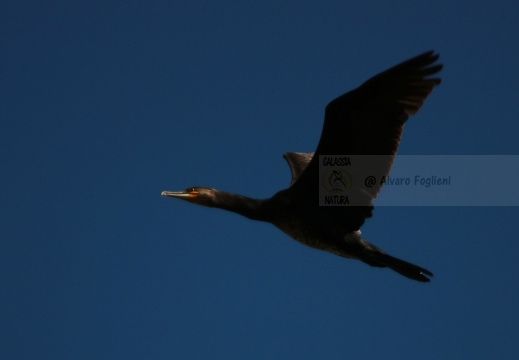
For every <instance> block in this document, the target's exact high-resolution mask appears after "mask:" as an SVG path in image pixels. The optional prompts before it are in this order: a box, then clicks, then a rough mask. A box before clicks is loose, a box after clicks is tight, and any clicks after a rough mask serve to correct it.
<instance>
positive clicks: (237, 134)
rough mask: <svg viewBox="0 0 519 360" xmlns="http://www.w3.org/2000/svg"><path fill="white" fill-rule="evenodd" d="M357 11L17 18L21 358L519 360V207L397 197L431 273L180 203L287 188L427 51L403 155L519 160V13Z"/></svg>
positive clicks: (10, 232) (13, 151)
mask: <svg viewBox="0 0 519 360" xmlns="http://www.w3.org/2000/svg"><path fill="white" fill-rule="evenodd" d="M340 3H341V2H335V1H334V2H331V1H319V2H318V1H283V2H280V1H264V2H243V1H239V2H238V1H235V2H209V1H204V2H171V1H146V2H145V1H124V2H118V1H102V2H98V1H88V2H87V1H85V2H80V1H68V2H63V1H16V2H14V1H12V2H10V3H9V4H4V5H2V6H1V9H0V44H1V52H0V61H1V63H0V64H1V68H2V71H1V75H0V91H1V93H0V137H1V138H0V149H1V154H2V177H1V179H2V186H1V190H0V191H1V199H2V201H1V208H2V214H3V216H2V217H1V220H0V221H1V225H0V286H1V287H0V288H1V296H0V355H1V357H2V358H4V359H214V358H221V359H223V358H247V359H265V358H278V359H280V358H287V359H306V358H307V359H316V358H320V359H344V358H349V359H380V358H382V357H383V358H385V359H460V358H464V359H488V358H500V359H505V358H509V359H512V358H514V359H515V358H517V356H519V345H518V343H517V335H516V333H517V328H518V325H519V310H518V307H517V304H518V303H519V287H518V286H517V279H518V276H519V269H518V265H517V259H518V256H519V245H518V244H517V240H518V239H517V233H518V232H519V225H518V221H517V220H518V215H519V210H518V208H517V207H457V206H451V207H379V208H376V209H375V215H374V217H373V218H372V219H370V220H368V221H367V222H366V224H365V226H364V227H363V229H362V230H363V235H364V236H365V237H366V238H367V239H369V240H370V241H372V242H373V243H374V244H376V245H378V246H380V247H382V248H383V249H385V250H387V251H388V252H390V253H391V254H393V255H395V256H398V257H401V258H403V259H406V260H409V261H412V262H414V263H417V264H419V265H422V266H424V267H426V268H428V269H430V270H431V271H433V272H434V273H435V277H434V279H433V280H432V282H431V283H429V284H421V283H417V282H413V281H410V280H408V279H406V278H404V277H401V276H399V275H398V274H396V273H394V272H392V271H390V270H387V269H374V268H370V267H369V266H367V265H365V264H363V263H361V262H358V261H352V260H346V259H343V258H339V257H337V256H334V255H331V254H328V253H324V252H319V251H316V250H313V249H310V248H307V247H304V246H302V245H300V244H299V243H297V242H295V241H293V240H291V239H290V238H288V237H287V236H286V235H284V234H283V233H282V232H280V231H279V230H277V229H275V228H274V227H273V226H272V225H269V224H264V223H255V222H252V221H250V220H247V219H245V218H241V217H239V216H237V215H234V214H230V213H226V212H223V211H217V210H212V209H207V208H202V207H196V206H193V205H190V204H186V203H181V202H179V201H175V200H172V199H166V198H162V197H161V196H160V192H161V191H162V190H180V189H183V188H186V187H188V186H191V185H207V186H211V187H215V188H219V189H223V190H227V191H231V192H237V193H241V194H244V195H248V196H251V197H259V198H265V197H269V196H271V195H272V194H273V193H275V192H276V191H278V190H280V189H282V188H284V187H286V186H288V184H289V181H290V171H289V168H288V166H287V165H286V164H285V162H284V160H283V159H282V157H281V155H282V154H283V153H284V152H286V151H302V152H311V151H313V150H314V149H315V146H316V144H317V141H318V139H319V135H320V131H321V126H322V119H323V114H324V111H323V110H324V107H325V105H326V104H327V102H328V101H330V100H331V99H333V98H334V97H336V96H338V95H340V94H342V93H344V92H346V91H348V90H351V89H352V88H354V87H356V86H358V85H360V84H361V83H362V82H363V81H365V80H366V79H367V78H369V77H370V76H372V75H375V74H376V73H378V72H380V71H382V70H385V69H386V68H388V67H390V66H392V65H395V64H396V63H398V62H400V61H403V60H405V59H407V58H409V57H411V56H414V55H417V54H419V53H421V52H423V51H426V50H430V49H434V50H436V51H438V52H439V53H440V54H441V61H442V62H443V63H444V65H445V68H444V70H443V72H442V77H443V79H444V82H443V84H442V85H441V86H440V87H439V88H437V89H436V90H435V92H434V93H433V94H432V96H431V97H430V98H429V99H428V101H427V103H426V104H425V106H424V108H423V109H422V111H421V112H420V114H419V115H418V116H417V117H413V118H412V119H411V120H410V122H409V123H408V125H407V127H406V131H405V134H404V138H403V142H402V144H401V148H400V151H401V153H402V154H419V155H423V154H443V155H451V154H457V155H472V154H490V155H499V154H512V155H517V154H519V145H518V143H517V139H518V131H519V126H518V119H519V109H518V107H517V94H518V91H519V70H518V67H517V66H518V65H517V64H519V47H518V46H517V39H518V37H519V25H518V22H517V16H516V15H517V13H518V10H519V9H518V5H516V4H513V2H510V1H492V2H491V1H486V2H485V1H478V2H472V3H467V2H462V1H434V2H432V1H430V2H420V3H418V2H416V1H391V2H384V1H364V2H356V3H355V4H353V3H352V2H342V3H343V4H340ZM484 168H485V164H482V171H484ZM491 186H496V187H499V186H500V184H492V185H491ZM514 190H515V189H514ZM481 191H484V189H481ZM515 191H516V190H515ZM511 193H512V191H511ZM474 196H477V194H474ZM375 205H376V203H375Z"/></svg>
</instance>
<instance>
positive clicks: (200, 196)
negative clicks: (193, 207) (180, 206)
mask: <svg viewBox="0 0 519 360" xmlns="http://www.w3.org/2000/svg"><path fill="white" fill-rule="evenodd" d="M161 195H162V196H167V197H172V198H177V199H181V200H185V201H189V202H191V203H194V204H198V205H203V206H211V207H212V206H214V204H215V200H216V190H215V189H211V188H206V187H201V186H193V187H190V188H187V189H185V190H182V191H163V192H162V194H161Z"/></svg>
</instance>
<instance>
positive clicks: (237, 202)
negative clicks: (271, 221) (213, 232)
mask: <svg viewBox="0 0 519 360" xmlns="http://www.w3.org/2000/svg"><path fill="white" fill-rule="evenodd" d="M264 204H265V200H258V199H252V198H249V197H246V196H242V195H236V194H231V193H228V192H225V191H218V192H217V193H216V195H215V198H214V202H213V204H212V206H214V207H216V208H219V209H223V210H227V211H232V212H234V213H237V214H240V215H243V216H245V217H248V218H249V219H253V220H260V221H267V215H268V214H266V213H265V206H264Z"/></svg>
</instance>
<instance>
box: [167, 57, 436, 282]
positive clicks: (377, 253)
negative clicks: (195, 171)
mask: <svg viewBox="0 0 519 360" xmlns="http://www.w3.org/2000/svg"><path fill="white" fill-rule="evenodd" d="M438 58H439V55H438V54H435V53H434V52H433V51H429V52H426V53H423V54H421V55H419V56H416V57H414V58H412V59H410V60H407V61H405V62H403V63H400V64H398V65H396V66H394V67H392V68H390V69H388V70H386V71H384V72H382V73H380V74H378V75H376V76H374V77H372V78H370V79H369V80H367V81H366V82H365V83H363V84H362V85H361V86H359V87H358V88H356V89H354V90H352V91H350V92H348V93H346V94H344V95H342V96H339V97H338V98H336V99H334V100H332V101H331V102H330V103H329V104H328V105H327V106H326V109H325V117H324V126H323V130H322V133H321V138H320V140H319V144H318V146H317V149H316V150H315V153H295V152H289V153H286V154H284V155H283V156H284V158H285V159H286V161H287V162H288V165H289V166H290V169H291V172H292V182H291V184H290V186H289V187H288V188H287V189H284V190H281V191H279V192H278V193H276V194H274V195H273V196H272V197H271V198H268V199H252V198H249V197H246V196H242V195H236V194H231V193H228V192H224V191H220V190H216V189H212V188H207V187H200V186H196V187H190V188H188V189H186V190H183V191H179V192H173V191H163V192H162V195H163V196H167V197H173V198H177V199H181V200H185V201H188V202H191V203H194V204H198V205H203V206H208V207H216V208H220V209H223V210H228V211H232V212H235V213H238V214H240V215H243V216H245V217H247V218H249V219H252V220H259V221H265V222H269V223H272V224H274V225H275V226H276V227H278V228H279V229H281V230H282V231H283V232H285V233H286V234H287V235H289V236H290V237H292V238H294V239H295V240H297V241H299V242H301V243H303V244H305V245H308V246H310V247H313V248H316V249H320V250H324V251H328V252H331V253H333V254H336V255H339V256H342V257H346V258H351V259H358V260H361V261H363V262H364V263H366V264H368V265H371V266H375V267H381V268H384V267H387V268H390V269H392V270H394V271H396V272H398V273H400V274H402V275H404V276H406V277H408V278H410V279H413V280H417V281H421V282H428V281H430V279H429V277H428V276H433V274H432V273H431V272H430V271H429V270H427V269H425V268H423V267H420V266H417V265H414V264H411V263H409V262H406V261H404V260H401V259H398V258H396V257H393V256H391V255H388V254H387V253H386V252H385V251H383V250H381V249H380V248H378V247H376V246H374V245H372V244H371V243H369V242H368V241H367V240H366V239H364V238H363V237H362V236H361V233H360V228H361V226H362V225H363V224H364V221H365V220H366V219H367V218H370V217H372V214H373V209H374V207H373V204H372V201H373V200H374V199H375V198H376V197H377V195H378V193H379V192H380V189H381V187H382V185H383V184H382V183H381V182H376V183H375V184H374V185H372V186H370V187H366V186H365V184H359V183H351V184H350V187H351V188H350V190H349V191H350V194H351V196H352V198H355V199H356V203H355V204H352V205H354V206H322V205H321V204H320V203H319V187H320V181H321V175H320V161H319V159H320V157H322V156H323V155H332V154H333V155H337V154H338V155H347V156H352V157H354V158H353V159H356V162H357V163H358V162H359V161H361V162H362V161H364V163H361V164H360V165H362V166H365V167H366V168H367V169H370V171H375V172H376V173H377V175H380V176H385V177H387V176H389V172H390V170H391V167H392V165H393V162H394V160H395V157H396V154H397V151H398V146H399V144H400V139H401V137H402V132H403V130H404V125H405V123H406V121H407V119H408V117H409V115H414V114H416V113H417V112H418V110H420V108H421V107H422V105H423V104H424V101H425V100H426V98H427V97H428V96H429V94H430V93H431V92H432V90H433V88H434V87H435V86H437V85H439V84H440V82H441V79H440V78H437V77H431V76H433V75H435V74H437V73H438V72H439V71H440V70H441V69H442V67H443V65H441V64H437V63H436V62H437V60H438ZM363 155H378V156H379V157H378V158H377V159H378V160H377V161H374V162H373V163H372V162H370V161H368V160H367V159H370V157H364V156H363ZM355 156H358V158H355ZM359 159H360V160H359ZM362 159H366V160H362ZM340 175H341V174H339V176H340Z"/></svg>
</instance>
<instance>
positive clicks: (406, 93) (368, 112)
mask: <svg viewBox="0 0 519 360" xmlns="http://www.w3.org/2000/svg"><path fill="white" fill-rule="evenodd" d="M438 57H439V55H437V54H434V52H433V51H429V52H426V53H424V54H421V55H419V56H417V57H414V58H412V59H410V60H408V61H405V62H403V63H401V64H399V65H396V66H394V67H392V68H390V69H388V70H386V71H384V72H382V73H380V74H378V75H376V76H374V77H372V78H371V79H369V80H368V81H366V82H365V83H364V84H362V85H361V86H360V87H358V88H357V89H355V90H352V91H350V92H348V93H346V94H344V95H342V96H339V97H338V98H336V99H334V100H333V101H331V102H330V103H329V104H328V105H327V106H326V111H325V119H324V126H323V130H322V133H321V139H320V141H319V145H318V146H317V150H316V151H315V155H314V156H313V159H312V160H311V161H310V163H309V164H308V166H307V167H306V169H305V171H303V173H302V174H300V175H299V178H298V179H297V181H295V182H294V183H293V184H292V186H291V187H290V188H289V191H290V195H291V196H292V197H293V199H296V198H298V199H303V198H309V199H310V201H312V204H313V205H312V204H301V205H306V206H317V204H318V190H319V186H320V184H319V181H320V180H319V155H350V156H358V155H384V156H383V157H381V159H382V160H381V161H377V164H376V169H373V170H376V172H377V175H378V176H381V175H385V176H387V175H389V171H390V170H391V166H392V164H393V161H394V158H395V156H396V153H397V151H398V146H399V143H400V138H401V136H402V132H403V129H404V124H405V122H406V120H407V118H408V117H409V115H413V114H416V113H417V112H418V110H419V109H420V108H421V107H422V105H423V104H424V101H425V99H426V98H427V97H428V96H429V94H430V93H431V92H432V90H433V88H434V87H435V86H436V85H438V84H440V82H441V80H440V79H439V78H430V76H431V75H434V74H436V73H438V72H439V71H440V70H441V69H442V67H443V65H441V64H439V65H438V64H437V65H435V64H434V63H435V62H436V60H438ZM353 186H354V187H355V186H357V184H353ZM380 188H381V185H380V183H377V184H376V186H372V187H370V188H369V189H363V190H362V191H361V189H360V188H357V190H359V191H361V192H362V196H361V197H362V198H363V199H364V202H363V203H362V204H361V205H362V206H366V207H369V208H371V209H372V206H371V200H373V199H375V198H376V196H377V195H378V193H379V191H380ZM353 190H355V189H353ZM305 194H306V195H305ZM364 195H366V196H364ZM343 208H347V207H343ZM334 209H335V211H334V213H339V212H340V210H338V209H337V207H334ZM342 211H343V212H345V213H347V214H346V215H348V216H351V215H352V211H351V210H346V209H342ZM359 213H360V217H362V221H361V219H360V218H359V221H358V222H360V224H362V223H363V222H364V218H365V217H369V216H370V215H371V210H369V211H368V210H367V209H365V211H359Z"/></svg>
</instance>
